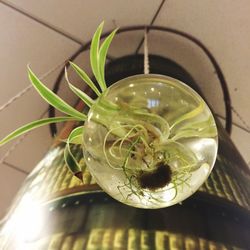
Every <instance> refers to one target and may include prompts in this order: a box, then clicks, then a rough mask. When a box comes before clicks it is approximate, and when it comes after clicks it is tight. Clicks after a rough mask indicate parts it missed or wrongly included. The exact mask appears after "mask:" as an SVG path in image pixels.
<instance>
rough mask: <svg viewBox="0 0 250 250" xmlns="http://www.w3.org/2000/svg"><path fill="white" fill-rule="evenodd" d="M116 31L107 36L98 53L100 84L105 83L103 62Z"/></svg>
mask: <svg viewBox="0 0 250 250" xmlns="http://www.w3.org/2000/svg"><path fill="white" fill-rule="evenodd" d="M117 30H118V29H115V30H114V31H113V32H112V33H110V34H109V36H108V37H107V38H106V39H105V40H104V42H103V43H102V45H101V48H100V52H99V72H100V74H101V79H102V82H104V83H105V85H106V82H105V62H106V57H107V53H108V49H109V46H110V44H111V42H112V40H113V38H114V35H115V33H116V32H117Z"/></svg>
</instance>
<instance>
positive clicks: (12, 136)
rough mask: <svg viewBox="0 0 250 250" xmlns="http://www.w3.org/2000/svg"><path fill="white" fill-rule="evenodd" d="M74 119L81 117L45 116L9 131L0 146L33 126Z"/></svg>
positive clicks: (33, 127)
mask: <svg viewBox="0 0 250 250" xmlns="http://www.w3.org/2000/svg"><path fill="white" fill-rule="evenodd" d="M76 120H81V119H77V118H74V117H53V118H45V119H41V120H37V121H34V122H31V123H28V124H26V125H24V126H22V127H20V128H18V129H16V130H15V131H13V132H12V133H10V134H9V135H7V136H6V137H5V138H3V139H2V140H1V141H0V146H2V145H4V144H5V143H7V142H9V141H11V140H13V139H15V138H16V137H18V136H20V135H22V134H24V133H27V132H29V131H31V130H33V129H35V128H38V127H41V126H44V125H47V124H50V123H57V122H65V121H76Z"/></svg>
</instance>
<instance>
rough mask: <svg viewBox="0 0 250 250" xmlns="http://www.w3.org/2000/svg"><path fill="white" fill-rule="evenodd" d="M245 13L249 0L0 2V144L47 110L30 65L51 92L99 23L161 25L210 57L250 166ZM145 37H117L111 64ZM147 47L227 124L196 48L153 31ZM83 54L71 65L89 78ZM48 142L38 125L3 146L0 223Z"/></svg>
mask: <svg viewBox="0 0 250 250" xmlns="http://www.w3.org/2000/svg"><path fill="white" fill-rule="evenodd" d="M249 13H250V2H249V1H247V0H241V1H233V0H221V1H215V0H203V1H195V0H189V1H184V0H166V1H165V0H163V1H162V0H154V1H150V0H136V1H133V2H129V1H124V0H123V1H122V0H106V1H96V0H91V1H88V0H85V1H80V0H75V1H72V2H70V3H69V1H66V0H60V1H59V0H53V1H46V2H44V1H40V2H39V1H32V0H22V1H20V0H11V1H0V31H1V32H0V58H1V60H0V68H1V70H0V72H1V73H0V86H1V91H0V138H2V137H3V136H5V135H6V134H8V133H9V132H11V131H12V130H14V129H15V128H17V127H18V126H20V125H22V124H25V123H27V122H30V121H33V120H35V119H39V118H41V117H46V116H47V110H48V105H47V104H46V103H45V102H44V101H43V100H42V99H41V98H40V97H39V96H38V94H37V93H36V92H35V91H34V89H32V88H30V87H29V84H30V83H29V81H28V79H27V64H30V65H31V68H32V69H33V71H34V72H36V74H37V75H38V76H40V77H41V78H42V79H43V82H44V83H46V85H47V86H48V87H50V88H53V84H54V83H55V80H56V78H57V76H58V74H59V72H60V71H61V69H62V68H63V67H64V64H65V61H67V60H68V58H69V57H70V56H71V55H72V54H73V53H74V52H76V51H77V50H78V49H79V47H80V46H81V45H82V44H85V43H86V42H87V41H88V40H90V39H91V37H92V35H93V32H94V31H95V29H96V27H97V26H98V24H99V23H100V22H101V21H103V20H104V21H105V26H104V31H108V30H112V29H114V28H115V27H123V26H130V25H150V24H151V25H161V26H166V27H170V28H174V29H177V30H180V31H184V32H186V33H188V34H190V35H192V36H194V37H196V38H197V39H199V40H200V41H201V42H202V43H203V44H204V45H206V47H207V48H208V49H209V50H210V52H212V53H213V55H214V57H215V58H216V60H217V62H218V63H219V65H220V67H221V69H222V71H223V73H224V76H225V78H226V81H227V84H228V88H229V91H230V96H231V106H232V107H231V108H232V113H233V126H232V133H231V137H232V139H233V141H234V143H235V144H236V146H237V148H238V149H239V151H240V152H241V154H242V156H243V157H244V159H245V161H246V162H247V163H248V165H250V146H249V141H250V116H249V107H250V105H249V104H250V101H249V94H250V85H249V78H250V71H249V68H250V63H249V58H250V46H249V41H250V15H249ZM143 36H144V32H143V31H135V32H130V33H127V34H121V35H119V36H117V37H116V38H115V39H114V42H113V43H112V45H111V48H110V53H109V58H111V60H112V58H118V57H121V56H123V55H129V54H133V53H135V52H136V50H137V48H138V46H139V44H140V42H141V41H142V39H143ZM148 47H149V53H152V54H156V55H161V56H166V57H168V58H170V59H172V60H174V61H176V62H177V63H179V64H180V65H182V66H183V67H184V68H185V69H186V70H187V71H188V72H189V73H190V74H191V75H192V76H193V78H194V80H195V81H196V82H198V83H199V84H200V86H201V89H202V91H203V93H204V94H205V95H206V96H207V99H208V101H209V104H210V105H211V106H212V108H213V109H214V111H215V114H216V116H217V117H218V118H219V119H220V120H221V121H222V123H225V108H224V106H223V105H224V103H223V95H222V91H221V88H220V85H219V81H218V78H217V76H216V74H215V73H214V68H213V67H212V65H211V63H210V62H209V60H208V58H207V57H206V56H205V55H204V53H203V52H202V51H201V50H200V49H199V48H198V47H197V46H195V45H194V44H192V43H191V42H190V41H188V40H185V39H183V38H181V37H177V36H174V35H172V34H167V33H162V32H159V31H150V32H149V34H148ZM139 52H143V47H141V48H140V50H139ZM88 56H89V55H88V52H86V53H83V54H81V56H79V57H77V58H76V60H75V62H76V63H77V64H79V65H80V66H81V67H84V69H86V71H87V72H89V68H90V67H89V60H88ZM70 79H72V82H74V83H75V84H76V85H77V86H78V87H81V86H83V85H82V83H81V82H78V79H76V77H75V75H73V74H71V72H70ZM58 93H59V95H60V96H61V97H62V98H63V99H65V100H66V101H68V102H69V103H70V104H72V105H73V104H75V103H76V101H77V99H76V98H75V96H74V95H73V94H71V91H69V89H68V87H67V85H66V84H65V82H64V81H62V83H61V84H60V88H59V92H58ZM13 97H15V98H13ZM52 141H53V138H52V137H51V134H50V131H49V127H43V128H40V129H37V130H35V131H33V132H31V133H29V134H28V135H27V136H25V137H24V138H22V140H20V139H19V140H16V141H13V142H12V143H9V144H8V145H6V146H4V147H2V148H0V168H1V175H0V198H1V202H0V218H1V217H2V216H3V215H4V213H5V211H6V209H7V208H8V206H9V205H10V202H11V200H12V199H13V197H14V196H15V194H16V192H17V191H18V189H19V188H20V186H21V184H22V182H23V180H24V179H25V177H26V176H27V175H28V174H29V173H30V172H31V171H32V169H33V168H34V167H35V165H36V164H37V163H38V162H39V161H40V160H41V159H42V157H43V156H44V154H45V153H46V152H47V151H48V149H49V147H50V145H51V143H52Z"/></svg>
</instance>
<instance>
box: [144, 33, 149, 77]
mask: <svg viewBox="0 0 250 250" xmlns="http://www.w3.org/2000/svg"><path fill="white" fill-rule="evenodd" d="M144 74H145V75H147V74H149V58H148V31H147V29H145V31H144Z"/></svg>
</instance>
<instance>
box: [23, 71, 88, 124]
mask: <svg viewBox="0 0 250 250" xmlns="http://www.w3.org/2000/svg"><path fill="white" fill-rule="evenodd" d="M28 73H29V79H30V81H31V83H32V84H33V86H34V87H35V89H36V90H37V92H38V93H39V94H40V96H41V97H42V98H43V99H45V101H46V102H48V103H49V104H50V105H52V106H53V107H55V108H56V109H58V110H59V111H61V112H63V113H65V114H68V115H69V116H72V117H75V118H78V119H80V120H83V121H84V120H86V118H87V117H86V115H84V114H82V113H81V112H79V111H77V110H76V109H74V108H72V107H71V106H70V105H69V104H68V103H66V102H65V101H64V100H62V99H61V98H60V97H59V96H57V95H56V94H55V93H53V92H52V91H51V90H50V89H49V88H47V87H46V86H45V85H44V84H43V83H42V82H41V81H40V80H39V79H38V78H37V77H36V75H35V74H34V73H33V72H32V70H31V69H30V68H29V67H28Z"/></svg>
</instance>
